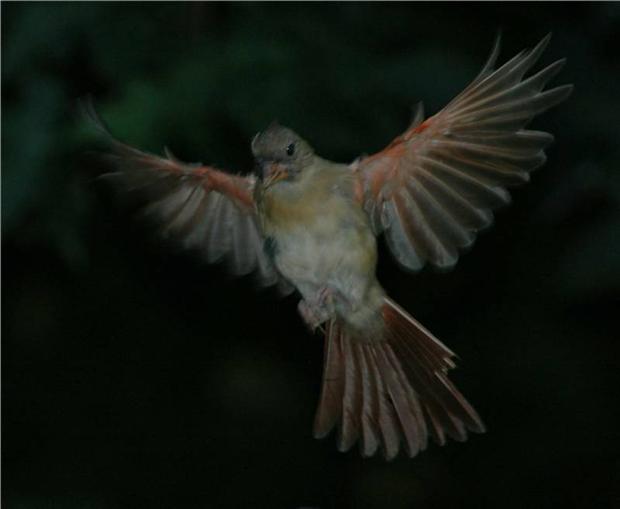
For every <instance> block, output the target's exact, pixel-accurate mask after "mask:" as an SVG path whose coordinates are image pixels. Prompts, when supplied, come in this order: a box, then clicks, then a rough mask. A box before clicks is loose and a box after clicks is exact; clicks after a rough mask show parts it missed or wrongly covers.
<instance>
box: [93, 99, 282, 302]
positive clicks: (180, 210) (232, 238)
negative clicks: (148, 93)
mask: <svg viewBox="0 0 620 509" xmlns="http://www.w3.org/2000/svg"><path fill="white" fill-rule="evenodd" d="M84 113H85V114H86V116H87V118H88V119H89V120H90V122H91V123H92V124H93V125H94V126H95V127H96V128H97V130H98V131H99V132H100V133H102V134H103V135H104V136H105V138H106V139H107V141H108V143H109V144H110V147H111V151H110V153H108V154H105V156H104V157H105V158H106V160H108V161H109V162H110V163H112V164H113V166H114V167H115V171H112V172H110V173H108V174H106V175H104V176H103V177H104V178H107V179H112V180H115V181H118V182H119V183H120V184H121V185H122V186H123V188H124V189H126V190H130V191H139V192H141V193H142V194H143V195H144V196H145V197H146V198H147V200H148V202H149V203H148V205H147V206H146V207H145V209H144V213H145V214H146V215H148V216H153V217H155V218H156V219H157V220H158V221H159V222H160V223H161V224H162V230H163V233H164V234H166V235H170V236H174V237H176V238H178V239H179V240H180V241H181V243H182V244H183V245H184V246H185V247H187V248H194V249H197V250H198V251H200V253H201V254H202V255H203V256H204V258H205V259H206V260H207V261H208V262H217V261H220V260H222V259H224V258H225V259H226V260H227V261H228V264H229V267H230V270H231V271H232V272H233V274H235V275H245V274H249V273H250V272H256V273H257V275H258V279H259V281H260V282H261V284H263V285H265V286H267V285H275V284H278V286H279V288H280V290H281V291H282V292H283V293H289V292H290V291H292V286H291V285H290V284H288V283H287V282H286V281H284V280H283V279H282V278H281V277H280V276H279V274H278V273H277V271H276V270H275V268H274V267H273V264H272V263H271V261H270V260H269V259H268V257H267V256H266V255H265V253H264V250H263V244H264V239H263V237H262V234H261V232H260V230H259V228H258V225H257V218H256V207H255V204H254V199H253V196H252V192H253V188H254V178H253V177H244V176H238V175H232V174H229V173H226V172H223V171H221V170H218V169H216V168H213V167H210V166H204V165H201V164H188V163H183V162H181V161H180V160H179V159H177V158H176V157H175V156H174V155H173V154H172V152H170V150H169V149H168V148H165V149H164V152H165V156H166V157H159V156H156V155H153V154H149V153H147V152H143V151H141V150H138V149H136V148H134V147H131V146H129V145H127V144H125V143H122V142H121V141H119V140H117V139H115V138H114V137H113V136H112V135H111V134H110V133H109V131H108V129H107V128H106V127H105V125H104V123H103V122H102V121H101V119H100V118H99V117H98V115H97V113H96V112H95V110H94V108H93V106H92V104H91V103H86V104H84Z"/></svg>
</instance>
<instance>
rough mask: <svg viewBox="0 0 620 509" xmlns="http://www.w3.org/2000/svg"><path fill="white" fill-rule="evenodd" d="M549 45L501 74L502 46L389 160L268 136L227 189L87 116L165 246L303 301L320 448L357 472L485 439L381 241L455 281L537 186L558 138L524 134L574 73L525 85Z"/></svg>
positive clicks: (283, 133) (277, 133)
mask: <svg viewBox="0 0 620 509" xmlns="http://www.w3.org/2000/svg"><path fill="white" fill-rule="evenodd" d="M549 39H550V34H549V35H548V36H546V37H545V38H544V39H542V40H541V41H540V42H539V43H538V44H537V45H536V46H535V47H534V48H532V49H526V50H523V51H521V52H520V53H518V54H517V55H516V56H514V57H513V58H512V59H510V60H508V61H507V62H505V63H504V64H503V65H501V66H499V67H497V68H496V65H495V64H496V61H497V57H498V55H499V50H500V38H499V37H497V38H496V41H495V44H494V45H493V49H492V51H491V54H490V56H489V57H488V59H487V61H486V63H485V64H484V66H483V68H482V70H481V71H480V72H479V73H478V75H477V76H476V77H475V78H474V79H473V81H471V82H470V83H469V85H467V86H466V87H465V88H464V90H463V91H462V92H461V93H460V94H458V95H457V96H456V97H455V98H454V99H453V100H452V101H450V102H449V103H448V104H447V106H445V107H444V108H443V109H441V110H440V111H439V112H437V113H436V114H435V115H432V116H430V117H427V118H425V116H424V112H423V107H422V105H420V106H419V107H418V109H417V111H416V114H415V117H414V119H413V122H412V123H411V125H410V126H409V127H408V128H407V129H406V130H405V131H404V132H403V133H402V134H400V135H399V136H397V137H396V138H394V139H393V141H392V142H391V143H389V145H387V147H385V148H384V149H382V150H380V151H379V152H377V153H374V154H371V155H365V156H361V157H358V158H357V159H355V160H354V161H353V162H351V163H337V162H332V161H330V160H328V159H324V158H322V157H321V156H319V155H318V154H317V153H316V152H315V151H314V149H313V148H312V146H311V145H310V144H309V143H308V142H307V141H306V140H305V139H303V138H302V137H301V136H299V135H298V134H297V133H296V132H295V131H293V130H292V129H290V128H288V127H285V126H282V125H280V124H278V123H277V122H273V123H271V124H270V125H269V126H268V127H267V128H266V129H265V130H263V131H261V132H259V133H258V134H256V136H255V137H254V138H253V139H252V141H251V151H252V155H253V158H254V162H255V167H254V169H253V171H252V172H246V174H233V173H231V172H227V171H224V170H221V169H218V168H216V167H214V166H209V165H203V164H200V163H193V164H189V163H184V162H182V161H181V160H179V159H177V158H176V157H175V156H174V155H173V154H172V153H171V152H170V151H169V150H168V149H167V148H166V149H164V152H165V153H164V156H158V155H155V154H151V153H148V152H145V151H142V150H139V149H137V148H134V147H133V146H131V145H129V144H126V143H124V142H122V141H120V140H118V139H116V138H114V137H113V136H112V135H111V134H110V131H109V129H108V127H107V126H106V125H105V123H104V122H103V120H102V119H101V118H100V117H99V116H98V114H97V112H96V111H95V108H94V107H93V105H92V102H91V103H90V104H89V105H87V106H86V107H85V113H86V114H87V116H88V118H89V120H90V121H91V122H92V123H93V124H94V126H95V127H96V128H97V129H98V130H99V131H100V133H102V134H103V135H104V136H105V139H106V140H107V142H108V144H109V151H108V152H107V153H106V155H105V157H106V158H108V159H109V161H110V163H111V164H112V166H113V170H111V171H109V172H107V173H106V174H105V175H104V177H106V178H109V179H112V180H115V181H118V182H120V183H121V185H122V186H123V187H124V188H125V189H127V190H129V191H134V192H139V193H141V196H143V200H144V201H145V203H147V205H146V209H147V211H148V213H149V214H151V215H154V216H155V217H156V218H157V219H158V221H159V222H160V224H161V228H162V231H163V232H165V233H166V234H167V235H171V236H174V238H176V239H177V240H178V242H179V243H180V244H181V245H182V246H184V247H186V248H191V249H197V250H198V251H199V252H200V253H201V255H202V256H203V257H204V258H205V259H206V260H207V261H208V262H218V261H221V260H226V261H227V264H228V268H229V269H230V270H231V271H232V273H233V274H235V275H247V274H250V273H254V274H255V275H256V278H257V280H258V281H259V283H260V284H262V285H264V286H276V287H277V288H279V290H280V292H281V293H282V294H283V295H287V294H290V293H293V292H295V294H296V295H297V296H298V297H299V303H298V311H299V314H300V315H301V317H302V319H303V321H304V322H305V323H306V324H307V326H308V328H309V329H310V330H311V331H318V332H319V333H320V334H322V336H324V364H323V374H322V387H321V392H320V396H319V402H318V407H317V410H316V414H315V419H314V429H313V434H314V436H315V437H316V438H323V437H326V436H327V435H329V434H330V433H331V432H332V431H333V430H336V431H337V448H338V450H340V451H348V450H350V449H351V448H352V447H353V446H354V445H356V444H358V447H359V450H360V452H361V454H362V456H363V457H370V456H373V455H375V454H376V453H382V454H383V457H384V458H385V459H386V460H391V459H393V458H395V457H396V456H397V455H398V454H399V453H402V454H405V455H406V456H409V457H414V456H416V455H417V454H418V453H419V452H420V451H423V450H425V449H426V448H427V445H428V443H429V442H430V440H431V439H432V440H433V441H434V442H435V443H436V444H439V445H444V444H445V443H446V442H447V439H448V438H451V439H453V440H455V441H464V440H466V439H467V438H468V433H471V432H473V433H483V432H484V431H485V424H484V423H483V420H482V419H481V417H480V416H479V414H478V413H477V412H476V410H475V409H474V407H473V406H472V405H471V404H470V403H469V402H468V401H467V399H466V398H465V397H464V396H463V395H462V394H461V392H460V391H459V390H458V389H457V388H456V386H455V385H454V384H453V382H452V381H451V380H450V379H449V377H448V372H449V371H450V370H451V369H452V368H454V367H455V361H454V359H455V353H454V352H453V351H452V350H450V349H449V348H448V347H447V346H445V345H444V344H443V343H442V342H441V341H440V340H439V339H437V338H436V337H435V336H434V335H433V334H432V333H431V332H430V331H429V330H427V329H426V328H425V327H424V326H423V325H422V324H421V323H420V322H418V321H417V320H416V319H415V318H413V317H412V316H411V315H410V314H409V313H408V312H407V311H405V310H404V309H403V308H402V307H400V306H399V305H398V304H397V303H396V302H394V301H393V300H392V299H391V298H390V297H389V296H388V295H387V292H386V291H385V290H384V289H383V287H382V286H381V284H380V283H379V281H378V280H377V276H376V268H377V261H378V260H377V258H378V255H377V253H378V250H377V239H378V237H380V236H383V238H384V239H385V242H386V244H387V247H388V250H389V251H390V252H391V253H392V255H393V257H394V259H395V260H396V263H397V264H398V265H399V266H400V267H402V268H403V269H404V270H405V271H408V272H417V271H419V270H421V269H422V268H423V267H425V266H427V265H429V266H433V267H436V268H439V269H449V268H451V267H453V266H454V265H455V264H456V262H457V260H458V258H459V255H460V254H461V253H462V251H463V250H465V249H467V248H469V247H470V246H471V245H472V244H473V242H474V240H475V238H476V236H477V234H478V233H479V232H480V231H481V230H483V229H485V228H486V227H488V226H489V225H490V224H491V223H492V221H493V218H494V211H495V210H496V209H497V208H498V207H500V206H502V205H505V204H507V203H508V202H509V200H510V194H509V192H508V190H507V189H508V188H509V187H511V186H515V185H518V184H523V183H525V182H527V181H529V178H530V173H531V172H532V170H534V169H536V168H538V167H540V166H541V165H542V164H543V163H544V162H545V160H546V156H545V152H544V149H545V148H546V147H547V145H548V144H549V143H550V142H551V141H552V140H553V136H552V135H551V134H549V133H547V132H541V131H535V130H530V129H526V125H527V124H528V123H529V122H530V121H531V120H532V119H533V118H534V117H535V116H537V115H538V114H540V113H542V112H544V111H546V110H548V109H549V108H551V107H553V106H555V105H557V104H558V103H560V102H562V101H563V100H564V99H566V98H567V97H568V96H569V94H570V93H571V91H572V85H561V86H556V87H555V88H551V89H545V86H546V85H547V83H548V82H549V81H550V80H551V79H552V78H553V77H554V76H555V75H556V74H557V73H558V72H559V71H560V69H561V68H562V67H563V65H564V63H565V59H561V60H558V61H555V62H554V63H552V64H550V65H548V66H546V67H544V68H543V69H542V70H540V71H538V72H536V73H534V74H532V73H530V71H531V69H532V67H533V66H534V65H535V64H536V62H537V61H538V60H539V58H540V56H541V54H542V53H543V51H544V50H545V48H546V46H547V44H548V42H549Z"/></svg>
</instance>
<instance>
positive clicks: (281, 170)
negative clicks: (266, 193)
mask: <svg viewBox="0 0 620 509" xmlns="http://www.w3.org/2000/svg"><path fill="white" fill-rule="evenodd" d="M266 170H267V171H266V172H265V183H264V184H263V185H264V187H265V188H267V187H270V186H272V185H273V184H275V183H276V182H278V181H279V180H282V179H285V178H287V177H288V169H287V168H286V166H283V165H281V164H278V163H271V164H269V166H268V167H267V168H266Z"/></svg>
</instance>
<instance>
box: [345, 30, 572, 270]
mask: <svg viewBox="0 0 620 509" xmlns="http://www.w3.org/2000/svg"><path fill="white" fill-rule="evenodd" d="M548 41H549V36H547V37H546V38H545V39H543V40H542V41H541V42H540V43H539V44H538V45H537V46H536V47H535V48H534V49H532V50H529V51H523V52H521V53H520V54H518V55H517V56H515V57H514V58H513V59H511V60H509V61H508V62H507V63H505V64H504V65H502V66H501V67H500V68H499V69H497V70H494V69H493V66H494V63H495V60H496V58H497V54H498V50H499V41H498V42H497V43H496V45H495V48H494V49H493V52H492V54H491V57H490V58H489V60H488V62H487V64H486V65H485V66H484V68H483V69H482V71H481V72H480V73H479V74H478V76H477V77H476V78H475V79H474V80H473V82H472V83H470V85H469V86H468V87H466V88H465V90H464V91H463V92H462V93H461V94H459V95H458V96H457V97H456V98H455V99H453V100H452V101H451V102H450V103H449V104H448V105H447V106H446V107H445V108H444V109H443V110H441V111H440V112H439V113H437V114H436V115H434V116H432V117H430V118H428V119H426V120H425V121H422V120H423V116H422V111H421V109H420V110H419V112H418V114H417V115H416V119H415V120H414V122H413V125H412V126H411V127H410V128H409V129H408V130H407V131H406V132H405V133H404V134H402V135H401V136H399V137H397V138H396V139H395V140H394V141H393V142H392V143H391V144H390V145H389V146H388V147H387V148H385V149H384V150H382V151H381V152H378V153H376V154H374V155H372V156H370V157H367V158H364V159H361V160H359V161H356V162H355V163H353V164H352V169H353V172H354V175H355V176H356V177H357V184H358V186H357V189H358V192H357V196H358V198H359V199H360V200H361V201H362V203H363V206H364V209H365V210H366V212H367V213H368V215H369V216H370V218H371V221H372V224H373V227H374V230H375V232H376V233H380V232H382V231H383V232H384V233H385V237H386V240H387V244H388V246H389V248H390V250H391V251H392V253H393V254H394V255H395V257H396V259H397V261H398V262H399V263H400V264H401V265H402V266H403V267H405V268H407V269H410V270H419V269H421V268H422V267H423V266H424V265H425V264H426V263H427V262H429V263H431V264H433V265H435V266H437V267H440V268H448V267H451V266H453V265H454V264H455V263H456V261H457V260H458V255H459V251H460V250H461V249H463V248H466V247H468V246H469V245H471V244H472V243H473V241H474V239H475V237H476V233H477V232H478V231H479V230H480V229H482V228H484V227H485V226H487V225H489V224H490V223H491V221H492V219H493V213H492V211H493V209H495V208H497V207H498V206H500V205H502V204H504V203H507V202H508V201H509V198H510V196H509V194H508V192H507V191H506V187H508V186H511V185H514V184H518V183H521V182H526V181H527V180H528V178H529V172H530V171H531V170H533V169H535V168H537V167H538V166H540V165H541V164H543V163H544V161H545V154H544V151H543V149H544V148H545V146H546V145H547V144H548V143H549V142H550V141H551V140H552V139H553V137H552V136H551V135H550V134H548V133H545V132H540V131H531V130H525V129H524V127H525V125H526V124H527V123H528V122H529V121H530V120H531V119H532V118H533V117H534V116H536V115H538V114H539V113H541V112H543V111H545V110H547V109H548V108H550V107H552V106H554V105H555V104H557V103H559V102H560V101H562V100H563V99H565V98H566V97H567V95H568V94H569V93H570V91H571V89H572V87H571V86H570V85H563V86H559V87H556V88H552V89H550V90H543V88H544V86H545V85H546V83H547V82H548V81H549V80H550V79H551V78H552V77H553V76H554V75H555V74H556V73H557V72H558V71H559V70H560V68H561V67H562V64H563V63H564V61H563V60H559V61H557V62H555V63H553V64H551V65H549V66H548V67H546V68H544V69H542V70H541V71H539V72H538V73H536V74H534V75H532V76H530V77H528V78H526V79H524V75H525V74H526V73H527V72H528V71H529V70H530V69H531V67H532V66H533V65H534V64H535V63H536V61H537V60H538V58H539V57H540V55H541V53H542V51H543V50H544V48H545V46H546V45H547V42H548Z"/></svg>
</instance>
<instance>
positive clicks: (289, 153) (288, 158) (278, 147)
mask: <svg viewBox="0 0 620 509" xmlns="http://www.w3.org/2000/svg"><path fill="white" fill-rule="evenodd" d="M252 154H253V155H254V159H255V161H256V173H257V176H258V178H259V179H261V180H262V181H263V186H264V187H270V186H272V185H274V184H275V183H276V182H292V181H295V180H297V179H298V178H300V176H301V174H302V173H303V170H304V168H305V167H307V166H309V165H310V164H311V163H312V160H313V158H314V151H313V150H312V147H310V145H308V143H307V142H306V141H305V140H303V139H302V138H301V137H299V135H298V134H297V133H295V132H294V131H293V130H292V129H289V128H288V127H284V126H281V125H279V124H278V123H275V122H274V123H272V124H271V125H270V126H269V127H268V128H267V129H265V130H264V131H262V132H260V133H258V134H257V135H256V136H254V139H253V140H252Z"/></svg>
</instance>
